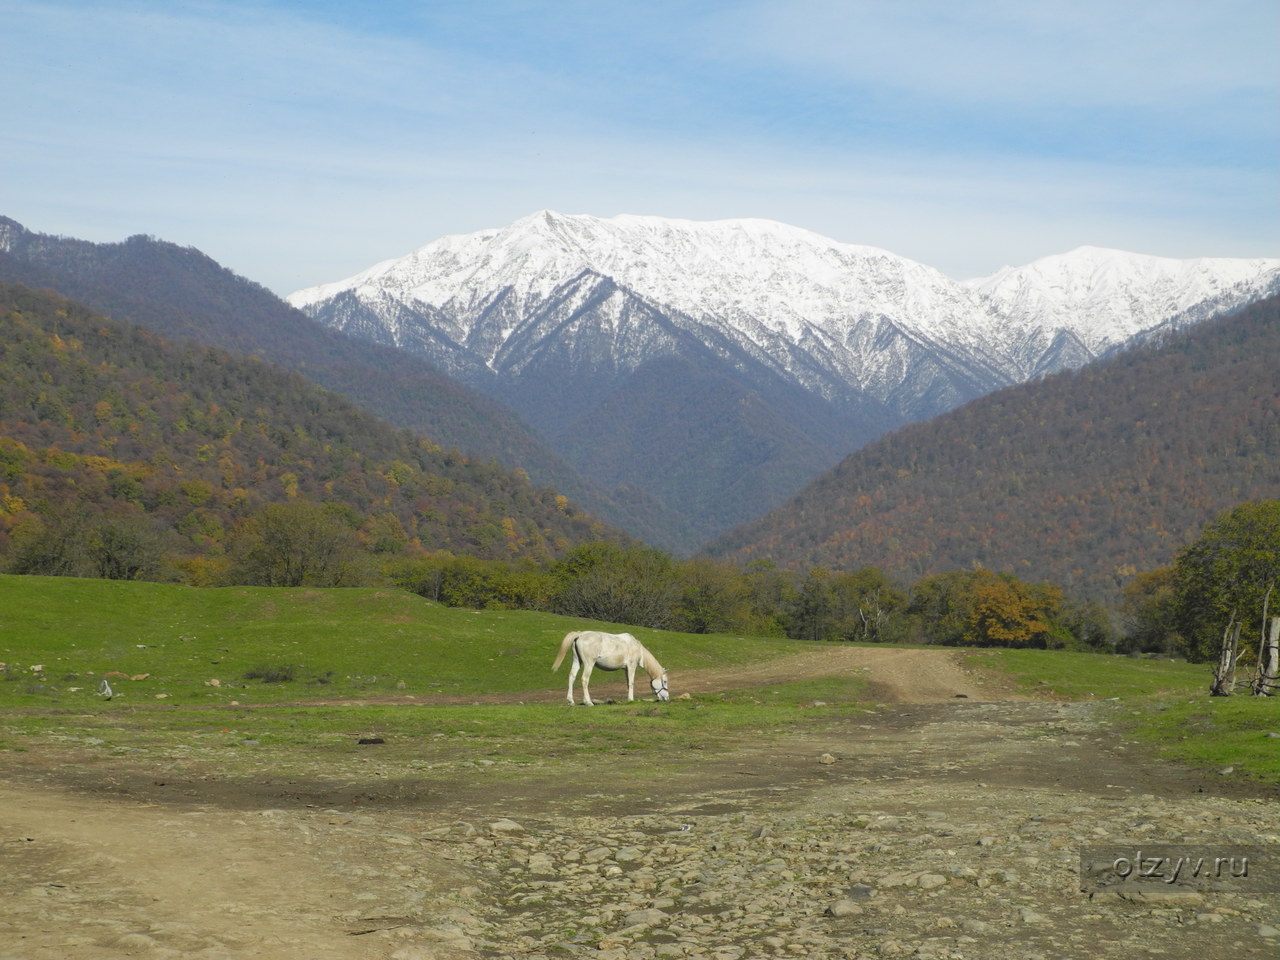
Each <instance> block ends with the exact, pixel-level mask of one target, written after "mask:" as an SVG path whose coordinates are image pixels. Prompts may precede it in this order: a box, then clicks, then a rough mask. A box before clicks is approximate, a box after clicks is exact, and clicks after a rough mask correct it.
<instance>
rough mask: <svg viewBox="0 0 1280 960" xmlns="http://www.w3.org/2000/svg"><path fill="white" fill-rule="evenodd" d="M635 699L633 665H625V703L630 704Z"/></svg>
mask: <svg viewBox="0 0 1280 960" xmlns="http://www.w3.org/2000/svg"><path fill="white" fill-rule="evenodd" d="M635 698H636V668H635V664H631V663H628V664H627V703H632V702H633V701H634V700H635Z"/></svg>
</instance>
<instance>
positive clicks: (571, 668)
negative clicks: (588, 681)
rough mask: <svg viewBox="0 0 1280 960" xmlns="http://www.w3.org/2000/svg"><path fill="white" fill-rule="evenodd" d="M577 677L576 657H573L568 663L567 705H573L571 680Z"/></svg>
mask: <svg viewBox="0 0 1280 960" xmlns="http://www.w3.org/2000/svg"><path fill="white" fill-rule="evenodd" d="M576 679H578V658H577V657H574V658H573V663H571V664H569V706H571V707H572V706H573V681H574V680H576Z"/></svg>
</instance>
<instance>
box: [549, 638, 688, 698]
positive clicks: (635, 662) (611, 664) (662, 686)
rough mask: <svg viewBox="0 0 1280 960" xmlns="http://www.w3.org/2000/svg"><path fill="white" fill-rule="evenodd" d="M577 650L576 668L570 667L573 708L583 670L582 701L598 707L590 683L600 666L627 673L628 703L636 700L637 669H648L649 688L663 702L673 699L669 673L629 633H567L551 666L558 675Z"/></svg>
mask: <svg viewBox="0 0 1280 960" xmlns="http://www.w3.org/2000/svg"><path fill="white" fill-rule="evenodd" d="M570 647H573V666H572V667H570V668H569V706H573V681H574V678H575V677H577V675H578V669H579V668H581V669H582V702H583V703H584V704H586V705H587V706H588V707H594V706H595V704H594V703H592V702H591V691H590V690H588V689H587V683H588V682H589V681H590V680H591V671H592V670H593V669H595V668H596V667H599V668H600V669H601V670H622V669H625V670H626V671H627V702H628V703H630V702H631V701H632V700H634V699H635V698H636V667H637V666H640V667H643V668H644V671H645V673H647V674H649V686H650V687H652V688H653V692H654V693H656V694H657V695H658V699H659V700H661V701H662V702H663V703H665V702H666V701H668V700H670V699H671V693H670V691H669V689H668V688H667V671H666V670H664V669H662V664H660V663H659V662H658V658H657V657H655V656H654V655H653V654H652V653H650V652H649V651H648V650H646V649H645V648H644V644H642V643H641V642H640V641H639V640H637V639H636V638H635V637H633V636H632V635H631V634H629V633H601V632H600V631H599V630H581V631H578V632H576V633H568V634H565V638H564V639H563V640H561V641H560V652H559V653H558V654H557V655H556V662H555V663H553V664H552V665H551V671H552V673H554V672H555V671H556V670H559V669H560V661H562V660H563V659H564V655H565V654H566V653H568V652H569V648H570Z"/></svg>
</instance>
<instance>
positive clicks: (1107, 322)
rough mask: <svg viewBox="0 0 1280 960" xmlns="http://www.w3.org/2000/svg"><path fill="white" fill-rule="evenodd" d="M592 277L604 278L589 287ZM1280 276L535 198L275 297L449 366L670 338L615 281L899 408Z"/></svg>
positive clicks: (680, 320)
mask: <svg viewBox="0 0 1280 960" xmlns="http://www.w3.org/2000/svg"><path fill="white" fill-rule="evenodd" d="M606 282H607V285H608V291H609V292H608V295H607V296H603V295H602V296H598V297H596V296H593V293H595V288H596V286H597V285H600V284H605V283H606ZM1278 286H1280V260H1226V259H1202V260H1170V259H1165V258H1159V257H1147V256H1141V255H1137V254H1128V253H1122V252H1120V251H1111V250H1099V249H1094V248H1081V249H1079V250H1076V251H1073V252H1071V253H1067V254H1062V255H1059V256H1054V257H1047V258H1044V259H1043V260H1038V261H1036V262H1035V263H1032V264H1029V265H1028V266H1025V267H1019V268H1006V269H1004V270H1001V271H999V272H998V273H996V274H994V275H992V276H991V277H986V278H980V279H977V280H971V281H968V282H965V283H961V282H957V281H955V280H952V279H951V278H949V277H946V276H945V275H943V274H942V273H940V272H939V271H937V270H934V269H933V268H931V267H928V266H925V265H923V264H919V263H916V262H914V261H911V260H908V259H905V258H903V257H899V256H896V255H894V254H892V253H889V252H887V251H884V250H880V249H877V248H874V247H866V246H857V245H853V244H844V243H838V242H836V241H834V240H829V239H827V238H825V237H821V236H819V235H817V234H814V233H810V232H809V231H806V230H802V229H800V228H797V227H792V226H787V225H785V224H781V223H776V222H773V221H767V220H722V221H713V222H694V221H688V220H672V219H664V218H660V217H644V216H618V217H613V218H611V219H601V218H597V217H591V216H582V215H575V216H567V215H563V214H558V213H553V212H551V211H541V212H539V213H536V214H533V215H531V216H528V217H525V218H522V219H520V220H517V221H516V222H514V223H512V224H510V225H509V226H507V227H503V228H500V229H493V230H485V231H481V232H479V233H473V234H468V235H464V236H451V237H445V238H443V239H440V240H437V241H435V242H434V243H431V244H428V245H427V246H425V247H423V248H422V249H420V250H418V251H416V252H415V253H412V254H410V255H409V256H406V257H403V258H399V259H395V260H388V261H386V262H384V263H380V264H377V265H376V266H374V267H371V268H370V269H368V270H366V271H364V272H363V273H360V274H358V275H356V276H354V277H351V278H349V279H347V280H343V281H339V282H337V283H330V284H325V285H322V286H318V287H312V288H309V289H306V290H300V291H298V292H296V293H294V294H292V295H291V296H290V297H289V298H288V299H289V300H290V302H291V303H293V304H294V305H295V306H297V307H299V308H301V309H303V310H304V311H306V312H307V313H309V314H311V315H312V316H315V317H317V318H318V319H321V320H323V321H325V322H327V323H330V324H333V325H335V326H341V327H343V328H344V329H350V330H351V331H352V332H355V333H359V334H360V335H364V336H375V337H376V338H378V339H381V340H384V341H385V342H391V343H396V344H400V345H404V346H406V347H410V346H411V345H413V344H417V345H419V348H420V349H422V350H423V351H424V352H425V353H427V354H428V355H429V356H430V357H431V358H432V359H433V360H435V361H436V362H439V363H442V364H443V365H445V366H446V368H448V369H450V370H452V371H455V372H457V373H458V374H459V375H462V376H464V378H466V369H468V368H470V369H471V370H473V371H474V369H475V368H476V367H477V366H479V365H483V366H485V367H488V368H489V369H490V370H492V371H493V372H495V373H496V374H497V375H498V377H499V378H501V377H503V376H506V375H510V374H513V373H514V372H516V371H520V370H523V369H525V368H526V367H527V366H528V363H529V358H530V357H531V356H534V355H536V353H537V352H538V351H539V350H544V349H545V348H546V347H547V344H548V343H549V342H551V340H554V338H556V337H558V336H562V335H566V334H564V333H563V331H566V330H570V329H572V330H574V331H577V333H575V334H574V335H576V336H582V335H585V334H583V333H582V331H584V330H590V331H592V334H591V335H592V336H593V337H596V338H597V339H598V338H601V337H607V338H608V339H609V341H610V342H609V343H606V342H597V343H595V344H593V345H592V346H591V347H589V348H588V347H587V345H584V344H576V345H575V347H576V350H575V352H576V353H580V354H582V355H588V354H589V355H592V356H596V357H598V356H599V355H600V352H601V351H602V350H603V351H605V352H607V351H608V350H610V349H612V348H617V349H618V350H620V351H622V350H624V349H625V350H631V351H635V350H639V352H638V353H633V354H632V355H623V354H622V353H616V354H614V355H613V359H614V360H615V361H616V362H617V363H618V364H619V368H620V369H622V368H625V369H635V367H636V366H638V365H639V363H641V362H643V361H644V360H645V359H646V358H647V357H648V356H649V355H650V352H651V351H655V350H656V351H661V350H662V349H664V345H666V346H669V345H670V344H671V343H673V342H674V340H673V339H672V338H671V337H647V338H646V337H637V336H636V335H635V331H634V330H633V331H631V335H629V336H620V335H618V334H619V331H618V330H616V329H615V328H614V327H612V326H611V325H610V321H609V317H610V316H622V315H625V314H626V310H625V309H624V308H623V304H624V303H625V301H626V300H627V298H639V300H641V301H643V302H644V303H645V305H646V307H647V308H648V309H649V310H650V311H657V312H658V313H660V314H662V315H663V316H664V317H665V318H666V319H667V320H669V321H670V322H671V323H672V324H674V325H675V326H676V327H679V328H681V329H683V330H685V331H687V332H690V333H692V334H693V335H695V336H698V337H699V339H702V340H704V341H707V342H711V341H717V342H721V343H724V344H730V345H732V347H733V349H735V350H740V351H741V352H742V354H743V355H746V356H749V357H751V358H752V360H753V361H754V362H759V363H763V364H765V365H766V366H767V367H769V368H771V369H773V370H775V371H776V372H778V373H780V374H781V375H783V376H784V377H786V378H788V379H790V380H791V381H792V382H795V383H797V384H799V385H801V386H803V387H804V388H805V389H808V390H810V391H812V392H815V393H818V394H820V395H822V396H824V397H826V398H827V399H829V400H832V401H836V402H839V401H840V399H841V397H848V396H852V395H855V394H864V395H869V396H871V397H874V398H875V399H876V400H877V401H879V402H883V403H888V404H890V405H891V406H892V407H894V408H896V409H899V410H900V411H901V412H902V413H903V414H904V415H906V416H908V417H912V418H914V417H919V416H928V415H932V414H933V413H937V412H941V410H942V409H946V408H947V407H949V406H954V405H956V404H958V403H962V402H964V401H965V400H968V399H971V398H972V397H974V396H977V395H980V394H981V393H985V392H987V391H989V390H992V389H996V388H998V387H1000V386H1004V385H1007V384H1010V383H1015V382H1019V381H1021V380H1024V379H1027V378H1028V377H1031V376H1034V375H1036V374H1038V373H1043V372H1048V371H1051V370H1056V369H1062V368H1064V367H1072V366H1078V365H1080V364H1081V363H1084V362H1087V361H1088V360H1090V359H1093V358H1094V357H1096V356H1098V355H1099V354H1100V353H1101V352H1102V351H1104V350H1106V349H1108V348H1111V347H1113V346H1115V345H1116V344H1121V343H1124V342H1125V341H1127V340H1129V339H1130V338H1132V337H1134V336H1135V335H1137V334H1139V333H1142V332H1143V331H1146V330H1150V329H1152V328H1153V327H1156V326H1158V325H1160V324H1162V323H1166V322H1170V321H1176V319H1177V318H1178V317H1186V316H1191V317H1195V318H1199V317H1200V316H1201V315H1207V313H1208V312H1210V311H1218V310H1222V309H1231V308H1234V307H1238V306H1241V305H1244V304H1246V303H1249V302H1252V301H1253V300H1256V299H1259V298H1261V297H1262V296H1265V295H1267V293H1268V292H1270V291H1272V290H1274V289H1276V288H1277V287H1278ZM569 292H572V296H570V294H569ZM573 297H577V298H578V299H577V301H573ZM338 303H340V304H341V309H340V310H339V309H337V308H336V307H335V306H334V305H335V304H338ZM584 310H587V311H590V310H597V311H598V313H597V315H596V320H595V322H593V323H590V324H585V325H584V324H582V323H581V322H570V319H580V316H581V312H582V311H584ZM637 345H643V346H639V347H638V346H637ZM924 398H927V399H924Z"/></svg>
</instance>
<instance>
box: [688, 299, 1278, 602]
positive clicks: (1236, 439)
mask: <svg viewBox="0 0 1280 960" xmlns="http://www.w3.org/2000/svg"><path fill="white" fill-rule="evenodd" d="M1278 357H1280V299H1274V298H1273V299H1270V300H1266V301H1262V302H1260V303H1258V304H1255V305H1254V306H1251V307H1249V308H1247V309H1245V310H1243V311H1241V312H1239V313H1237V314H1233V315H1230V316H1226V317H1221V318H1218V319H1216V320H1211V321H1207V322H1205V323H1203V324H1202V325H1199V326H1197V327H1195V328H1193V329H1191V330H1189V331H1187V332H1185V333H1182V334H1175V335H1168V336H1166V337H1164V338H1163V339H1161V340H1160V341H1158V342H1152V343H1150V344H1148V345H1146V346H1144V347H1142V348H1139V349H1136V350H1133V351H1131V352H1127V353H1124V354H1122V355H1119V356H1117V357H1115V358H1113V359H1111V360H1109V361H1107V362H1103V363H1099V364H1096V365H1094V366H1091V367H1088V368H1085V369H1083V370H1079V371H1076V372H1073V373H1062V374H1056V375H1054V376H1050V377H1047V378H1045V379H1042V380H1039V381H1035V382H1032V383H1027V384H1022V385H1020V386H1017V387H1011V388H1009V389H1006V390H1002V391H1000V392H998V393H995V394H991V395H989V396H987V397H983V398H980V399H978V400H975V401H973V402H972V403H970V404H968V405H966V406H964V407H962V408H960V409H958V410H955V411H953V412H951V413H949V414H945V415H943V416H940V417H937V418H935V419H933V420H930V421H928V422H925V423H920V424H915V425H912V426H908V427H904V428H902V429H900V430H898V431H896V432H894V433H891V434H889V435H887V436H885V437H883V438H881V439H880V440H878V441H876V442H875V443H872V444H870V445H868V446H866V447H864V448H863V449H861V450H859V451H858V452H856V453H854V454H853V455H851V456H849V457H848V458H847V459H845V460H844V462H842V463H841V464H840V465H839V466H838V467H836V468H835V469H834V470H832V471H830V472H829V473H827V474H825V475H824V476H822V477H821V478H819V479H818V480H817V481H815V482H814V483H813V484H811V485H810V486H809V487H807V488H806V489H805V490H804V491H803V492H802V493H801V494H799V495H798V496H796V497H795V498H794V499H792V500H791V501H790V502H788V503H787V504H786V505H785V506H783V507H781V508H779V509H778V510H776V511H774V512H773V513H771V514H769V515H768V516H766V517H764V518H762V519H761V520H759V521H757V522H755V523H752V524H749V525H747V526H744V527H742V528H739V529H738V530H736V531H734V532H733V533H731V534H730V535H728V536H726V537H724V538H721V539H720V540H718V541H717V542H716V543H714V544H713V545H712V547H711V548H710V552H711V553H713V554H716V555H719V556H723V557H730V558H734V559H737V560H741V561H750V560H756V559H769V560H773V561H776V562H777V563H779V564H781V565H784V566H794V567H801V568H803V567H809V566H812V565H826V566H830V567H833V568H839V569H855V568H859V567H863V566H878V567H881V568H882V569H884V570H885V571H886V572H891V573H894V574H898V575H902V576H906V577H911V578H914V577H919V576H921V575H924V574H929V573H936V572H942V571H946V570H952V569H959V568H969V567H973V566H976V565H980V566H983V567H987V568H991V569H995V570H1007V571H1010V572H1012V573H1014V574H1016V575H1017V576H1019V577H1022V578H1024V579H1046V580H1051V581H1054V582H1056V583H1058V584H1061V585H1062V586H1064V587H1066V588H1067V589H1069V590H1071V591H1072V592H1073V593H1075V594H1077V595H1082V596H1092V597H1096V598H1102V599H1106V598H1108V597H1111V596H1114V591H1115V589H1116V588H1117V587H1118V586H1119V585H1120V584H1121V583H1122V582H1123V581H1124V579H1125V578H1126V577H1127V576H1128V575H1130V574H1132V573H1133V572H1135V571H1136V570H1143V569H1149V568H1151V567H1154V566H1158V565H1160V564H1163V563H1165V562H1167V561H1169V560H1170V559H1171V558H1172V556H1173V554H1174V552H1175V551H1176V550H1177V549H1178V548H1179V547H1181V546H1182V545H1183V544H1185V543H1187V542H1188V541H1190V540H1191V539H1193V538H1194V537H1196V536H1197V535H1198V534H1199V532H1200V530H1201V528H1202V527H1203V525H1204V524H1205V523H1207V522H1208V521H1210V520H1212V519H1213V518H1214V517H1215V516H1216V515H1217V514H1218V513H1219V512H1220V511H1222V510H1224V509H1227V508H1230V507H1232V506H1234V505H1236V504H1238V503H1240V502H1241V501H1244V500H1250V499H1255V498H1260V497H1276V496H1280V365H1278V362H1277V358H1278Z"/></svg>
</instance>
